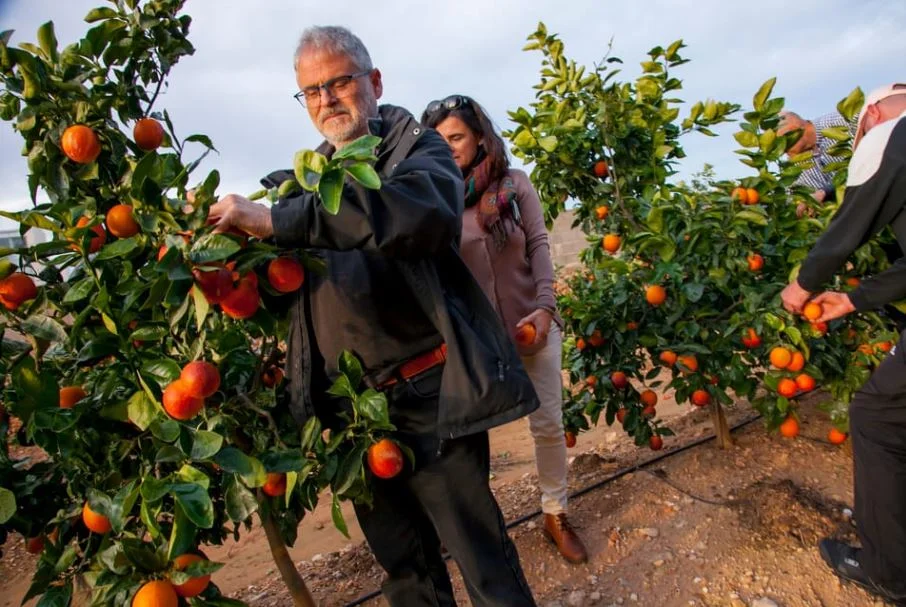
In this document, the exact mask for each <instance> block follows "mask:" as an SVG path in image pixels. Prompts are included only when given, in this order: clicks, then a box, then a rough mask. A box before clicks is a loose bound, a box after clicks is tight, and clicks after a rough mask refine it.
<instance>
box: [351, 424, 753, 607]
mask: <svg viewBox="0 0 906 607" xmlns="http://www.w3.org/2000/svg"><path fill="white" fill-rule="evenodd" d="M759 419H761V414H758V415H755V416H753V417H750V418H749V419H747V420H744V421H741V422H739V423H738V424H736V425H735V426H733V427H732V428H730V432H736V431H737V430H739V429H740V428H744V427H746V426H748V425H749V424H751V423H752V422H754V421H757V420H759ZM715 438H717V436H716V435H713V436H706V437H704V438H700V439H698V440H695V441H692V442H691V443H689V444H687V445H683V446H682V447H680V448H678V449H674V450H672V451H666V452H664V453H661V454H660V455H658V456H657V457H653V458H651V459H649V460H646V461H644V462H641V463H639V464H636V465H634V466H629V467H627V468H623V469H622V470H618V471H617V472H614V473H613V474H611V475H610V476H605V477H604V478H602V479H601V480H599V481H596V482H594V483H592V484H591V485H589V486H587V487H583V488H582V489H579V490H578V491H575V492H573V493H571V494H570V495H569V499H574V498H577V497H580V496H582V495H585V494H586V493H589V492H591V491H594V490H595V489H600V488H601V487H603V486H604V485H607V484H608V483H612V482H613V481H615V480H618V479H620V478H623V477H624V476H626V475H627V474H632V473H633V472H638V471H641V470H642V469H643V468H647V467H648V466H651V465H652V464H656V463H658V462H660V461H663V460H665V459H667V458H668V457H673V456H674V455H678V454H680V453H682V452H684V451H688V450H689V449H693V448H695V447H698V446H700V445H703V444H705V443H707V442H708V441H710V440H713V439H715ZM657 478H658V479H660V480H663V481H665V482H666V479H663V478H661V477H660V476H657ZM668 484H670V483H668ZM671 486H672V484H671ZM674 488H676V487H674ZM683 493H685V492H683ZM695 499H698V500H700V501H704V502H706V503H711V502H709V501H707V500H704V499H702V498H695ZM715 505H718V506H722V505H724V504H718V503H715ZM540 514H541V509H538V510H535V511H534V512H530V513H528V514H525V515H523V516H520V517H519V518H517V519H513V520H512V521H510V522H509V523H507V524H506V528H507V529H512V528H513V527H518V526H519V525H521V524H522V523H525V522H526V521H529V520H531V519H533V518H535V517H536V516H538V515H540ZM449 558H450V555H449V554H447V555H445V556H444V560H445V561H446V560H447V559H449ZM379 596H381V590H380V589H378V590H374V591H372V592H369V593H368V594H364V595H362V596H360V597H358V598H357V599H354V600H353V601H352V602H349V603H346V605H345V606H344V607H357V606H358V605H362V604H364V603H365V602H366V601H370V600H371V599H374V598H377V597H379Z"/></svg>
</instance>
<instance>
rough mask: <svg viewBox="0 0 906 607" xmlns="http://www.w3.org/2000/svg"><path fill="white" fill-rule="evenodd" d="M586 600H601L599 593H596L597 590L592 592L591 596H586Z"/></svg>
mask: <svg viewBox="0 0 906 607" xmlns="http://www.w3.org/2000/svg"><path fill="white" fill-rule="evenodd" d="M588 599H589V600H590V601H600V600H601V593H600V592H598V591H597V590H595V591H594V592H592V593H591V594H589V595H588Z"/></svg>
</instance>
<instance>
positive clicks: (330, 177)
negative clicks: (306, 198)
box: [318, 168, 344, 215]
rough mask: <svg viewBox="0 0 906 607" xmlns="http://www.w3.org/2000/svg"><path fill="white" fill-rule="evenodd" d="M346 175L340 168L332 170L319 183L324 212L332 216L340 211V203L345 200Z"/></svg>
mask: <svg viewBox="0 0 906 607" xmlns="http://www.w3.org/2000/svg"><path fill="white" fill-rule="evenodd" d="M343 183H344V174H343V170H342V169H340V168H336V169H331V170H329V171H327V172H326V173H324V174H323V175H322V176H321V181H320V183H318V196H320V198H321V204H322V205H323V206H324V210H325V211H327V212H328V213H330V214H331V215H336V214H337V213H338V212H339V211H340V201H342V199H343Z"/></svg>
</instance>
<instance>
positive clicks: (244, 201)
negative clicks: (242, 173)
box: [208, 194, 274, 239]
mask: <svg viewBox="0 0 906 607" xmlns="http://www.w3.org/2000/svg"><path fill="white" fill-rule="evenodd" d="M208 223H214V224H216V225H217V227H215V228H214V232H215V233H218V234H223V233H225V232H229V231H230V228H238V229H240V230H242V231H243V232H245V233H246V234H249V235H250V236H254V237H255V238H261V239H264V238H270V237H271V236H273V235H274V225H273V223H271V211H270V209H269V208H267V207H266V206H264V205H263V204H258V203H257V202H252V201H251V200H249V199H248V198H245V197H243V196H239V195H238V194H227V195H226V196H224V197H222V198H221V199H220V200H219V201H218V202H216V203H214V204H212V205H211V210H210V212H209V213H208Z"/></svg>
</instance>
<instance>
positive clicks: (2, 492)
mask: <svg viewBox="0 0 906 607" xmlns="http://www.w3.org/2000/svg"><path fill="white" fill-rule="evenodd" d="M15 513H16V495H15V494H14V493H13V492H12V491H10V490H9V489H6V488H5V487H0V525H2V524H4V523H5V522H6V521H8V520H9V519H11V518H12V517H13V515H14V514H15Z"/></svg>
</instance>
